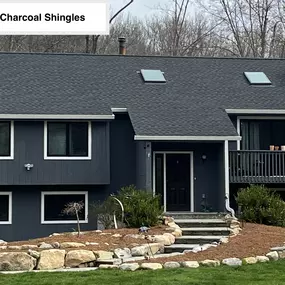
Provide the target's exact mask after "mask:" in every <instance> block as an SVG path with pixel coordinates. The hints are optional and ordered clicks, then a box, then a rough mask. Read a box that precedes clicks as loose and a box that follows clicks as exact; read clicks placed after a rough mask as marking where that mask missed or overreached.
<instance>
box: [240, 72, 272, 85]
mask: <svg viewBox="0 0 285 285" xmlns="http://www.w3.org/2000/svg"><path fill="white" fill-rule="evenodd" d="M244 75H245V77H246V78H247V80H248V81H249V83H250V84H251V85H271V81H270V80H269V78H268V77H267V76H266V74H265V73H264V72H244Z"/></svg>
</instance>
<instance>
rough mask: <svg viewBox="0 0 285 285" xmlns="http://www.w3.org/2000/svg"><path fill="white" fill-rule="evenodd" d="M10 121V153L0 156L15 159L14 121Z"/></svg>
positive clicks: (0, 158) (5, 158)
mask: <svg viewBox="0 0 285 285" xmlns="http://www.w3.org/2000/svg"><path fill="white" fill-rule="evenodd" d="M9 122H10V155H9V156H0V160H13V159H14V121H9Z"/></svg>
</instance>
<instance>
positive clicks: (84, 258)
mask: <svg viewBox="0 0 285 285" xmlns="http://www.w3.org/2000/svg"><path fill="white" fill-rule="evenodd" d="M95 260H96V257H95V254H94V253H93V252H92V251H91V250H85V249H79V250H71V251H69V252H68V253H67V254H66V257H65V266H66V267H77V266H79V265H80V264H82V263H87V262H91V261H95Z"/></svg>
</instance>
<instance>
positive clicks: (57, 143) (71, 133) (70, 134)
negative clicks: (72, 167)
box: [45, 122, 91, 159]
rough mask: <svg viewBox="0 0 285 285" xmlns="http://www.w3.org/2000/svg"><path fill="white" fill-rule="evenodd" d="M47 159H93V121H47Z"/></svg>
mask: <svg viewBox="0 0 285 285" xmlns="http://www.w3.org/2000/svg"><path fill="white" fill-rule="evenodd" d="M45 144H46V145H45V159H49V158H52V159H57V158H58V159H69V158H71V159H74V158H75V159H76V158H78V159H91V123H90V122H89V123H88V122H60V123H59V122H55V123H54V122H45Z"/></svg>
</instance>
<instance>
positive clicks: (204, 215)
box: [164, 212, 226, 219]
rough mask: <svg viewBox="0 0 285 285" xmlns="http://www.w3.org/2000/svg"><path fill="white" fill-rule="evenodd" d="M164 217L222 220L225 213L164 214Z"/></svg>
mask: <svg viewBox="0 0 285 285" xmlns="http://www.w3.org/2000/svg"><path fill="white" fill-rule="evenodd" d="M164 215H166V216H170V217H172V218H174V219H222V218H223V217H224V216H225V215H226V213H222V212H193V213H191V212H190V213H189V212H166V213H164Z"/></svg>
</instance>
